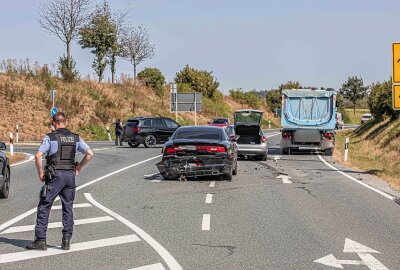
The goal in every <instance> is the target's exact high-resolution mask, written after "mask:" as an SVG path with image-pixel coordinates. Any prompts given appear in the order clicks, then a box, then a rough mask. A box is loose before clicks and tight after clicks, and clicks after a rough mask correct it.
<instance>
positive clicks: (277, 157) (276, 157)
mask: <svg viewBox="0 0 400 270" xmlns="http://www.w3.org/2000/svg"><path fill="white" fill-rule="evenodd" d="M281 157H282V156H272V159H273V160H274V161H275V162H278V160H280V159H281Z"/></svg>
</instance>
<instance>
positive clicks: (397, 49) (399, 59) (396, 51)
mask: <svg viewBox="0 0 400 270" xmlns="http://www.w3.org/2000/svg"><path fill="white" fill-rule="evenodd" d="M392 52H393V53H392V55H393V59H392V61H393V64H392V66H393V83H400V43H393V45H392Z"/></svg>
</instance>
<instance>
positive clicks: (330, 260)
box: [314, 238, 389, 270]
mask: <svg viewBox="0 0 400 270" xmlns="http://www.w3.org/2000/svg"><path fill="white" fill-rule="evenodd" d="M343 252H346V253H357V255H358V256H359V257H360V259H361V261H355V260H338V259H336V258H335V256H333V254H330V255H328V256H325V257H322V258H320V259H318V260H315V261H314V262H316V263H320V264H323V265H327V266H331V267H335V268H340V269H343V265H365V266H367V267H368V268H369V269H371V270H389V269H388V268H387V267H386V266H384V265H383V264H382V263H381V262H380V261H378V260H377V259H375V257H374V256H372V255H371V254H370V253H380V252H379V251H376V250H374V249H372V248H370V247H367V246H364V245H362V244H360V243H357V242H356V241H353V240H351V239H349V238H346V240H345V244H344V249H343Z"/></svg>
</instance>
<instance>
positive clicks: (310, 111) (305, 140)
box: [280, 89, 336, 156]
mask: <svg viewBox="0 0 400 270" xmlns="http://www.w3.org/2000/svg"><path fill="white" fill-rule="evenodd" d="M281 110H282V114H281V125H282V138H281V142H280V146H281V149H282V154H284V155H288V154H290V153H292V151H294V150H298V149H316V150H321V151H324V152H325V155H327V156H331V155H332V153H333V148H334V146H335V124H336V92H335V91H324V90H308V89H292V90H283V91H282V109H281Z"/></svg>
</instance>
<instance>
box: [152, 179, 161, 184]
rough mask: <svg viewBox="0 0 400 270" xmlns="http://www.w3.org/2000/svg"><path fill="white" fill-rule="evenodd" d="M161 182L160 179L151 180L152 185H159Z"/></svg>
mask: <svg viewBox="0 0 400 270" xmlns="http://www.w3.org/2000/svg"><path fill="white" fill-rule="evenodd" d="M161 181H162V180H161V179H154V180H151V182H152V183H161Z"/></svg>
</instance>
